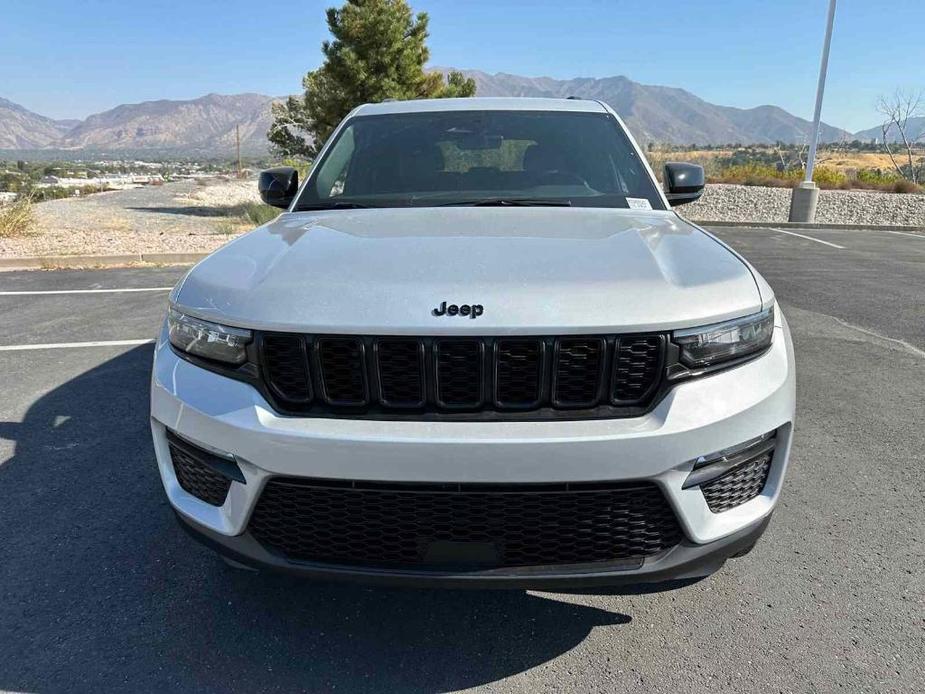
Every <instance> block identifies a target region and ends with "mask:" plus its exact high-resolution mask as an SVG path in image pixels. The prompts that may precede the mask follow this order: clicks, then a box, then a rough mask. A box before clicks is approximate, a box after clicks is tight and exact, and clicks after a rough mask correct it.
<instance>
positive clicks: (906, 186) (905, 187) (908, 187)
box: [893, 178, 922, 193]
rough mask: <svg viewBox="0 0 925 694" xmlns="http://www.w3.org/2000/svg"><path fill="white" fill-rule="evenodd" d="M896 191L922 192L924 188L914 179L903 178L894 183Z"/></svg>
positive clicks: (894, 190)
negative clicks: (914, 181)
mask: <svg viewBox="0 0 925 694" xmlns="http://www.w3.org/2000/svg"><path fill="white" fill-rule="evenodd" d="M893 192H894V193H921V192H922V188H921V187H920V186H917V185H915V183H913V182H912V181H907V180H906V179H904V178H902V179H899V180H898V181H896V182H895V183H894V184H893Z"/></svg>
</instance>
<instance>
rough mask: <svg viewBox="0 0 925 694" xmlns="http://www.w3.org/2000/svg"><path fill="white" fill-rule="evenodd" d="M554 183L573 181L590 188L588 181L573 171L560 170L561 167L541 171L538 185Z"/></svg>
mask: <svg viewBox="0 0 925 694" xmlns="http://www.w3.org/2000/svg"><path fill="white" fill-rule="evenodd" d="M555 183H560V184H568V183H575V184H578V185H580V186H584V187H586V188H590V187H591V186H589V185H588V182H587V181H586V180H585V179H584V178H582V177H581V176H579V175H578V174H577V173H575V172H574V171H562V170H561V169H551V170H549V171H543V172H542V173H541V174H540V175H539V185H552V184H555Z"/></svg>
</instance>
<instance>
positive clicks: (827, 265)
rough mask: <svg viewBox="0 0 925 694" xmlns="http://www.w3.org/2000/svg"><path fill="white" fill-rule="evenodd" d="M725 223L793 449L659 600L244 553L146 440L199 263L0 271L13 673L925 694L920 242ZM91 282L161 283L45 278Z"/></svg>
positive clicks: (924, 277)
mask: <svg viewBox="0 0 925 694" xmlns="http://www.w3.org/2000/svg"><path fill="white" fill-rule="evenodd" d="M716 232H717V234H718V235H719V236H720V237H721V238H723V239H724V240H726V241H727V242H729V243H730V244H731V245H732V246H734V247H735V248H736V249H737V250H739V251H740V252H742V253H743V254H744V255H745V256H746V257H747V258H749V260H751V261H752V263H753V264H754V265H755V266H756V267H757V268H758V269H759V270H760V271H761V272H762V273H763V274H764V276H765V277H766V278H767V280H768V281H769V282H770V283H771V285H772V286H773V287H774V288H775V290H776V292H777V295H778V298H779V300H780V302H781V304H782V306H783V308H784V312H785V314H786V315H787V318H788V320H789V321H790V325H791V329H792V331H793V336H794V341H795V345H796V353H797V368H798V389H797V390H798V422H797V429H796V439H795V443H794V447H793V458H792V465H791V470H790V474H789V477H788V480H787V484H786V487H785V490H784V494H783V497H782V500H781V504H780V506H779V507H778V510H777V512H776V514H775V517H774V520H773V522H772V523H771V526H770V528H769V530H768V532H767V534H766V535H765V536H764V538H763V539H762V541H761V542H760V543H759V545H758V547H757V548H756V549H755V551H754V552H753V553H752V554H751V555H749V556H748V557H745V558H742V559H738V560H732V561H730V562H729V563H728V564H727V565H726V567H725V568H724V569H723V570H722V571H721V572H720V573H718V574H716V575H715V576H713V577H711V578H710V579H708V580H706V581H703V582H700V583H698V584H696V585H693V586H689V587H687V588H683V589H680V590H677V591H673V592H668V593H662V594H655V595H630V596H626V595H574V594H568V595H559V594H550V593H537V592H523V591H515V592H468V591H467V592H455V591H453V592H444V591H416V590H397V589H379V588H376V589H371V588H364V587H357V586H353V585H337V584H323V583H311V582H305V581H300V580H296V579H291V578H287V577H280V576H275V575H266V574H251V573H242V572H237V571H234V570H232V569H229V568H227V567H225V565H224V564H222V563H221V562H220V561H219V560H218V559H217V558H215V557H214V556H213V555H212V554H210V553H209V551H208V550H205V549H203V548H201V547H199V546H198V545H194V544H192V543H191V542H190V541H189V540H188V538H187V537H186V536H185V535H184V534H183V532H182V531H181V530H180V529H179V527H178V526H177V525H176V522H175V521H174V519H173V517H172V514H171V512H170V509H169V507H168V504H167V502H166V500H165V498H164V495H163V493H162V489H161V488H160V481H159V478H158V476H157V473H156V469H155V463H154V456H153V452H152V450H151V444H150V434H149V430H148V421H147V419H148V401H147V396H148V377H149V368H150V361H151V355H152V348H151V345H150V344H147V343H145V341H146V340H150V339H151V338H152V337H153V336H154V334H155V332H156V330H157V328H158V325H159V322H160V320H161V318H162V315H163V311H164V307H165V300H166V295H167V292H166V290H164V289H163V288H166V287H170V286H172V285H173V284H174V283H175V282H176V281H177V280H178V279H179V277H180V276H181V275H182V273H183V272H184V270H183V269H182V268H169V269H125V270H106V271H56V272H8V273H2V274H0V374H2V376H0V383H2V389H0V393H2V398H0V690H13V691H35V692H54V691H101V690H102V691H110V690H126V691H231V690H242V691H245V690H246V691H285V692H289V691H301V690H306V691H317V690H324V691H326V690H331V689H336V690H338V691H347V692H354V691H370V692H404V691H411V692H435V691H455V690H460V689H467V688H477V689H478V688H481V689H483V690H484V691H504V692H507V691H511V692H539V691H608V692H616V691H634V692H643V691H645V692H672V693H675V692H700V691H707V690H709V691H717V692H720V691H722V692H725V691H729V692H742V691H749V692H752V691H754V692H770V691H773V692H778V691H781V692H790V691H798V692H832V691H846V692H860V691H864V692H913V691H923V690H925V674H923V672H925V669H923V667H922V661H923V657H925V454H923V451H925V234H922V235H917V234H914V233H913V234H904V233H890V232H875V231H868V232H862V231H836V230H813V231H806V232H802V231H801V232H799V234H800V235H795V232H789V231H776V230H772V229H761V230H758V229H749V230H745V229H736V228H724V229H717V230H716ZM88 289H90V290H100V289H117V290H124V289H143V290H151V291H112V292H110V291H103V292H101V291H93V292H89V293H47V292H71V291H73V290H88ZM113 341H128V342H127V343H120V344H105V343H112V342H113ZM90 342H93V343H104V344H95V345H92V346H88V345H82V344H75V343H90Z"/></svg>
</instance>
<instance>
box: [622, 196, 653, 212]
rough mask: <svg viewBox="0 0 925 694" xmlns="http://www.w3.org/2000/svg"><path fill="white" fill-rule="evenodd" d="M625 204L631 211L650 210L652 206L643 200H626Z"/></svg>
mask: <svg viewBox="0 0 925 694" xmlns="http://www.w3.org/2000/svg"><path fill="white" fill-rule="evenodd" d="M626 204H627V205H629V206H630V209H631V210H651V209H652V205H651V204H650V203H649V201H648V200H646V199H645V198H627V199H626Z"/></svg>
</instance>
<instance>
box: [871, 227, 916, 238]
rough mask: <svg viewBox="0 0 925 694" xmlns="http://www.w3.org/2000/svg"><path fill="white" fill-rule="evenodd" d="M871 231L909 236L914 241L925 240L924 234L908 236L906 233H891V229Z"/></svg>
mask: <svg viewBox="0 0 925 694" xmlns="http://www.w3.org/2000/svg"><path fill="white" fill-rule="evenodd" d="M871 231H877V232H880V233H881V234H898V235H899V236H911V237H912V238H914V239H923V240H925V234H910V233H909V232H908V231H893V230H892V229H871Z"/></svg>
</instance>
